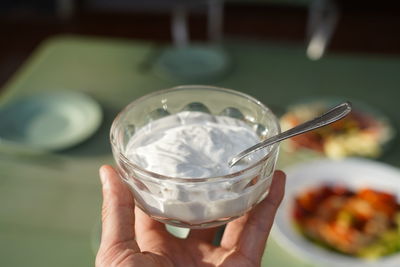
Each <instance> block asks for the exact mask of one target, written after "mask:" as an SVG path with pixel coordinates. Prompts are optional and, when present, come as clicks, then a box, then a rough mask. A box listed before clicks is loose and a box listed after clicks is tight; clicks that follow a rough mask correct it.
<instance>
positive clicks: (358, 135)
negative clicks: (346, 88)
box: [281, 101, 393, 158]
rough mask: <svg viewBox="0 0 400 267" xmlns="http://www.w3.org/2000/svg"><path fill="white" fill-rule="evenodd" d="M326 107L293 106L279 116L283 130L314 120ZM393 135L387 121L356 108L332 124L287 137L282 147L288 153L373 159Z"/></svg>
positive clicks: (322, 103) (311, 104)
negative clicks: (307, 151) (304, 152)
mask: <svg viewBox="0 0 400 267" xmlns="http://www.w3.org/2000/svg"><path fill="white" fill-rule="evenodd" d="M328 108H329V105H327V104H326V103H325V102H323V101H320V102H319V101H317V102H311V103H308V104H299V105H295V106H292V107H291V108H289V110H288V112H287V113H286V114H284V115H283V116H282V117H281V126H282V130H287V129H290V128H292V127H295V126H297V125H298V124H300V123H303V122H305V121H307V120H310V119H313V118H315V117H317V116H319V115H321V114H322V113H324V112H326V111H327V110H328ZM392 136H393V129H392V128H391V127H390V125H389V123H388V122H386V121H385V120H384V119H382V118H377V117H376V116H373V115H372V114H369V113H367V112H365V111H361V110H360V109H357V107H356V108H355V109H354V110H353V111H352V112H351V113H350V114H349V115H348V116H346V117H345V118H343V119H341V120H339V121H337V122H335V123H333V124H330V125H328V126H326V127H322V128H319V129H317V130H314V131H311V132H308V133H305V134H302V135H299V136H296V137H293V138H291V139H289V140H287V141H286V143H285V148H286V149H287V150H288V151H291V152H295V151H297V150H300V149H304V148H306V149H311V150H313V151H316V152H320V153H323V154H324V155H326V156H328V157H330V158H344V157H347V156H363V157H371V158H376V157H379V156H380V155H381V154H382V147H383V145H384V144H385V143H387V142H388V141H389V140H390V139H391V138H392Z"/></svg>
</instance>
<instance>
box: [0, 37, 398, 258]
mask: <svg viewBox="0 0 400 267" xmlns="http://www.w3.org/2000/svg"><path fill="white" fill-rule="evenodd" d="M153 49H154V46H153V44H151V43H146V42H137V41H126V40H110V39H98V38H85V37H73V36H64V37H57V38H53V39H50V40H48V41H46V42H44V43H43V44H42V45H41V46H40V47H39V49H38V50H37V51H36V52H35V53H34V54H33V55H32V56H31V58H30V59H29V60H28V61H27V62H26V64H24V66H23V67H22V68H21V69H20V71H19V72H18V73H17V74H16V75H15V76H14V77H13V78H12V79H11V80H10V82H9V83H8V84H7V85H6V86H5V88H4V90H3V91H2V95H1V98H0V101H1V102H2V103H4V102H7V101H10V99H12V98H14V97H18V96H20V95H23V94H26V93H33V92H38V91H42V90H60V89H63V90H77V91H83V92H85V93H87V94H89V95H91V96H93V97H94V98H95V99H96V100H97V101H98V102H99V103H100V104H101V105H102V107H103V110H104V114H105V118H104V123H103V125H102V127H101V128H100V130H99V131H98V132H97V133H96V134H95V135H94V136H93V137H92V138H90V139H89V140H88V141H86V142H84V143H83V144H81V145H79V146H76V147H75V148H71V149H69V150H67V151H64V152H62V153H58V154H55V155H47V156H46V155H45V156H41V157H37V158H35V159H32V158H27V157H25V158H20V157H17V156H15V155H8V154H1V155H0V261H1V265H2V266H91V265H93V261H94V255H95V254H94V252H93V248H92V246H93V245H92V244H93V243H95V242H93V239H95V238H96V237H97V231H98V222H99V216H100V205H101V194H100V183H99V180H98V174H97V170H98V167H99V166H100V165H101V164H103V163H113V159H112V156H111V152H110V148H109V143H108V131H109V127H110V124H111V121H112V119H113V118H114V116H115V115H116V113H117V112H118V111H119V110H120V109H121V108H122V107H123V106H125V105H126V104H128V103H129V102H130V101H132V100H133V99H135V98H137V97H139V96H141V95H143V94H146V93H148V92H151V91H154V90H159V89H163V88H168V87H172V86H175V85H178V84H179V82H173V81H172V80H167V79H162V78H160V77H158V76H157V75H155V74H154V73H153V72H152V71H141V69H140V68H139V67H138V66H140V65H141V64H143V62H145V61H146V58H148V57H149V55H150V54H151V53H152V52H153ZM225 49H226V51H227V53H228V54H229V55H230V57H231V60H232V64H233V68H232V70H231V72H230V73H229V74H228V75H227V76H226V77H225V78H224V79H222V80H220V81H219V82H217V83H214V84H215V85H218V86H223V87H228V88H233V89H237V90H240V91H243V92H246V93H248V94H250V95H253V96H254V97H256V98H258V99H259V100H261V101H262V102H264V103H265V104H267V105H270V106H272V107H284V106H285V105H287V104H288V103H291V102H294V101H297V100H299V99H302V98H307V97H311V96H313V97H315V96H342V97H349V98H352V99H359V100H361V101H364V102H367V103H369V104H371V105H373V106H375V107H377V108H378V109H380V110H382V111H383V112H384V113H386V114H387V115H388V116H389V117H390V118H391V119H392V120H393V121H394V122H395V123H396V124H397V126H398V122H399V121H400V120H399V119H400V113H399V112H398V111H397V110H398V107H399V104H398V102H399V99H400V90H399V89H400V58H388V57H379V56H371V55H365V56H361V55H359V56H354V55H328V56H326V57H324V58H323V59H322V60H321V61H318V62H311V61H309V60H308V59H307V58H306V56H305V51H304V48H303V47H289V46H283V45H276V44H275V45H271V44H265V43H254V42H253V43H252V42H238V41H228V42H226V44H225ZM393 145H394V148H393V149H391V150H390V151H388V153H387V154H386V156H385V157H384V158H383V159H382V160H383V161H385V162H388V163H391V164H393V165H396V166H400V150H399V149H398V144H397V143H394V144H393ZM281 158H282V157H281ZM293 161H295V159H290V158H286V159H285V158H284V157H283V158H282V160H281V162H280V165H281V166H283V167H284V166H286V165H288V164H289V163H290V162H293ZM264 265H265V266H305V265H306V264H305V263H302V262H301V261H299V259H297V258H296V257H294V256H292V255H291V254H290V253H289V252H287V251H285V249H284V248H281V247H279V245H278V244H277V243H276V242H275V240H273V239H272V238H271V239H270V240H269V244H268V250H267V252H266V255H265V257H264Z"/></svg>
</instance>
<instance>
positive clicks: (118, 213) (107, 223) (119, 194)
mask: <svg viewBox="0 0 400 267" xmlns="http://www.w3.org/2000/svg"><path fill="white" fill-rule="evenodd" d="M100 178H101V182H102V188H103V207H102V235H101V247H100V249H107V248H111V247H115V246H125V247H129V248H131V249H133V250H135V251H139V247H138V246H137V244H136V242H135V233H134V223H135V215H134V207H135V205H134V202H133V197H132V194H131V192H130V191H129V189H128V188H127V186H126V185H125V184H124V183H123V182H122V180H121V179H120V177H119V176H118V173H117V172H116V171H115V170H114V169H113V168H112V167H111V166H107V165H105V166H102V167H101V168H100Z"/></svg>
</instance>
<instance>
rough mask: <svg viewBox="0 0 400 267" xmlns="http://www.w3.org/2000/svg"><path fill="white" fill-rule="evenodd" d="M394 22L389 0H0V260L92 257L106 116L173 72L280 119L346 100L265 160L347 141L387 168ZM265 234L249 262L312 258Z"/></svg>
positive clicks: (163, 83)
mask: <svg viewBox="0 0 400 267" xmlns="http://www.w3.org/2000/svg"><path fill="white" fill-rule="evenodd" d="M399 33H400V3H399V2H398V1H390V0H381V1H373V0H249V1H240V0H226V1H222V0H208V1H207V0H195V1H183V0H169V1H168V0H147V1H139V0H115V1H106V0H86V1H78V0H37V1H29V0H2V1H1V2H0V260H1V262H2V264H1V265H4V266H26V265H29V266H91V265H93V262H94V257H95V253H96V250H97V246H98V243H99V231H100V206H101V192H100V183H99V181H98V174H97V170H98V168H99V166H100V165H101V164H105V163H107V164H113V162H114V160H113V157H112V154H111V148H110V145H109V138H108V136H109V129H110V126H111V123H112V121H113V119H114V118H115V116H116V114H117V113H118V112H119V111H120V110H121V109H122V108H123V107H124V106H126V105H127V104H128V103H130V102H131V101H133V100H135V99H136V98H138V97H140V96H142V95H144V94H147V93H150V92H153V91H156V90H160V89H165V88H170V87H173V86H177V85H182V84H205V85H215V86H221V87H226V88H232V89H236V90H239V91H243V92H245V93H247V94H250V95H252V96H254V97H255V98H257V99H259V100H260V101H261V102H263V103H265V104H266V105H267V106H269V107H270V108H271V109H272V110H273V111H274V112H275V114H276V115H277V116H278V117H280V119H281V121H282V126H283V127H292V126H294V125H293V124H291V123H293V121H297V122H300V120H297V119H298V117H301V118H304V116H303V115H304V114H308V115H307V116H312V115H317V114H318V113H319V112H321V111H323V110H324V109H326V108H327V107H328V106H329V105H331V104H333V103H337V102H338V101H342V100H351V101H353V102H354V104H355V105H354V106H355V109H356V110H357V111H358V113H357V114H355V115H354V116H353V117H351V118H350V119H349V120H348V121H347V122H346V123H345V124H342V125H336V126H335V127H333V128H330V129H329V131H328V132H327V131H325V132H318V133H316V135H308V136H307V137H306V138H305V139H301V138H300V139H297V140H294V141H293V142H292V143H289V141H288V143H285V144H283V146H282V149H281V151H282V152H281V155H280V160H279V162H278V166H279V168H283V169H284V170H286V169H288V170H289V169H290V168H291V167H292V166H294V165H296V164H298V163H304V162H306V163H307V162H308V161H310V160H314V159H326V158H342V159H343V158H347V157H353V156H357V157H359V158H361V159H364V158H369V159H370V160H371V163H370V164H369V163H366V164H367V165H368V166H369V167H370V168H372V169H374V168H375V166H376V165H374V164H382V166H385V167H382V168H393V170H394V173H396V175H395V176H396V177H397V178H398V179H400V174H399V173H400V172H399V171H398V169H397V168H398V167H400V149H399V142H398V138H397V133H398V129H399V127H400V113H399V112H398V99H400V34H399ZM321 101H322V102H323V103H324V105H325V106H323V107H322V108H321V105H320V104H318V105H317V106H315V105H314V104H312V103H314V102H316V103H322V102H321ZM310 103H311V104H312V105H309V106H307V105H308V104H310ZM299 104H300V108H299ZM303 104H307V105H306V107H305V109H304V105H303ZM304 110H305V111H306V112H305V113H304ZM310 114H311V115H310ZM307 116H305V117H307ZM293 118H295V120H293ZM338 133H339V137H338V138H336V137H337V136H334V135H335V134H338ZM331 134H332V135H331ZM341 134H343V135H341ZM332 136H334V137H335V138H336V139H335V138H333V137H332ZM331 137H332V138H331ZM328 139H329V140H328ZM332 140H333V141H332ZM354 140H355V141H354ZM360 140H361V141H360ZM325 141H326V142H325ZM328 141H329V142H328ZM372 162H374V164H372ZM313 166H314V165H313ZM346 166H347V165H346ZM357 166H359V165H357ZM362 166H364V165H362ZM379 166H381V165H379ZM354 168H355V167H354ZM357 168H359V167H357ZM338 169H341V167H338ZM343 169H346V168H343ZM371 173H373V172H372V171H371ZM294 176H295V175H294ZM298 176H299V175H298ZM300 176H301V175H300ZM383 176H384V175H383V174H382V177H380V178H381V181H384V180H385V179H384V178H383ZM289 178H290V177H289ZM370 180H371V179H370ZM289 181H290V179H289ZM391 181H392V180H391ZM399 181H400V180H399ZM378 187H379V186H378ZM389 187H390V186H389ZM393 190H394V191H393V194H394V195H395V196H396V197H397V203H399V202H400V201H399V199H400V189H399V188H398V186H397V187H396V186H393ZM294 191H295V190H294ZM398 207H400V206H398ZM398 207H397V208H398ZM397 212H399V214H400V209H399V208H398V210H397ZM398 225H399V229H400V222H399V224H398ZM281 239H282V234H281V235H277V236H273V237H271V238H270V240H269V244H268V250H267V252H266V254H265V255H264V259H263V266H324V264H322V263H319V262H318V261H315V260H312V257H311V260H310V253H309V254H308V256H307V257H306V256H304V255H303V254H301V253H299V251H297V253H296V252H294V251H295V250H296V249H294V250H293V249H289V247H290V246H289V245H288V246H287V244H289V243H287V242H288V241H287V240H288V239H285V240H286V241H285V242H286V243H285V242H281V241H282V240H281ZM283 239H284V238H283ZM396 240H400V230H399V232H398V236H397V239H396ZM396 242H397V241H396ZM397 244H400V243H397ZM291 247H292V248H293V247H296V244H291ZM399 250H400V245H398V249H397V251H399ZM357 264H358V265H357ZM360 264H361V265H362V263H360V262H356V263H355V265H354V266H360ZM342 266H353V265H346V264H345V265H342ZM379 266H384V265H379ZM387 266H395V265H387Z"/></svg>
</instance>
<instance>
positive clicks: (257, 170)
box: [125, 111, 276, 227]
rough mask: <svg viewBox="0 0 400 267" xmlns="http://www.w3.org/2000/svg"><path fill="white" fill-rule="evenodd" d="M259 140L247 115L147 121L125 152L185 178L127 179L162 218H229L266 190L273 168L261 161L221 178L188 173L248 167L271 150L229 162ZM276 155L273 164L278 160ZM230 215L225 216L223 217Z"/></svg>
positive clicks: (197, 221) (195, 221)
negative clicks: (240, 161) (245, 118)
mask: <svg viewBox="0 0 400 267" xmlns="http://www.w3.org/2000/svg"><path fill="white" fill-rule="evenodd" d="M257 142H259V137H258V136H257V134H256V133H255V131H254V130H253V129H252V127H251V126H250V125H249V124H247V123H245V122H244V121H242V120H238V119H234V118H230V117H225V116H213V115H209V114H206V113H202V112H193V111H190V112H189V111H185V112H180V113H178V114H175V115H170V116H167V117H164V118H161V119H158V120H155V121H152V122H151V123H149V124H147V125H145V126H144V127H142V128H141V129H140V130H139V131H137V132H136V133H135V134H134V135H133V136H132V137H131V140H130V141H129V142H128V145H127V147H126V150H125V156H126V157H128V158H129V159H130V160H131V161H132V162H134V163H136V164H137V165H139V166H141V167H142V168H143V169H145V170H148V171H152V172H155V173H158V174H161V175H165V176H169V177H176V178H182V179H181V180H182V182H179V181H176V180H170V179H167V180H164V179H158V178H154V177H153V176H152V175H150V174H148V173H145V172H141V171H140V170H137V171H135V173H134V178H133V179H126V181H127V182H128V183H129V184H130V186H131V188H132V189H133V191H134V192H135V198H136V201H137V202H138V203H139V204H140V205H142V206H143V208H145V209H146V210H148V211H149V212H150V213H151V214H153V215H155V216H157V217H160V218H163V220H175V221H179V222H183V223H185V224H186V225H195V226H196V227H197V226H198V225H201V224H203V223H209V222H218V221H220V220H222V221H224V220H229V219H230V218H235V217H237V216H240V215H242V214H244V213H245V212H246V211H248V210H249V209H250V208H251V207H252V206H253V205H255V204H256V203H257V202H258V201H259V200H261V199H262V197H263V196H264V195H265V194H266V191H267V188H268V187H269V185H270V182H271V179H270V177H271V173H270V172H268V170H269V169H270V170H272V167H271V168H265V166H264V165H258V166H256V167H254V168H251V169H248V170H246V171H244V172H241V173H239V174H238V175H236V176H235V177H230V178H224V179H222V180H218V179H216V180H215V181H214V180H213V179H210V180H209V181H201V182H192V181H185V179H184V178H202V177H216V176H222V175H225V174H229V173H233V172H236V171H238V170H240V169H244V168H245V167H247V166H249V164H251V163H254V162H255V161H256V160H257V159H259V158H261V157H262V156H263V155H264V153H266V152H268V151H269V149H267V151H262V152H259V153H253V155H252V157H253V158H250V159H248V161H247V162H245V163H243V164H242V165H238V166H235V167H234V168H232V169H230V168H229V166H228V161H229V159H230V158H231V157H233V156H234V155H236V154H237V153H239V152H240V151H242V150H244V149H246V148H248V147H250V146H252V145H254V144H255V143H257ZM275 156H276V155H274V156H272V157H271V158H270V159H269V161H270V162H271V163H269V164H275ZM224 218H225V219H224Z"/></svg>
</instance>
